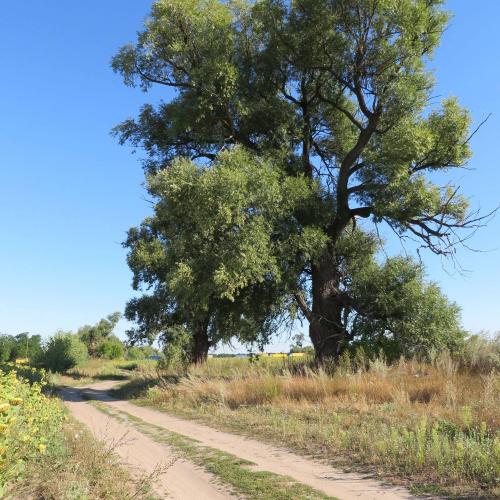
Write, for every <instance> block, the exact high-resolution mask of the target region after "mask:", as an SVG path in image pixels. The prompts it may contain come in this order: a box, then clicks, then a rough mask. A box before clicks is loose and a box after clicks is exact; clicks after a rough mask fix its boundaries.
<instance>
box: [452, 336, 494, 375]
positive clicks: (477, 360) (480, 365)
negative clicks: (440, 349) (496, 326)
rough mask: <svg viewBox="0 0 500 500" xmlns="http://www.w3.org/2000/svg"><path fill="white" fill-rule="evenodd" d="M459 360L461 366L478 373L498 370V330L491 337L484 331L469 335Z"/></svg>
mask: <svg viewBox="0 0 500 500" xmlns="http://www.w3.org/2000/svg"><path fill="white" fill-rule="evenodd" d="M459 361H460V364H461V366H462V367H466V368H468V369H469V370H472V371H475V372H478V373H486V374H488V373H490V372H492V371H497V372H500V332H497V333H496V334H495V336H494V337H493V338H488V336H487V335H486V334H484V333H480V334H478V335H472V336H470V337H469V338H468V339H467V341H466V342H465V345H464V348H463V351H462V353H461V355H460V358H459Z"/></svg>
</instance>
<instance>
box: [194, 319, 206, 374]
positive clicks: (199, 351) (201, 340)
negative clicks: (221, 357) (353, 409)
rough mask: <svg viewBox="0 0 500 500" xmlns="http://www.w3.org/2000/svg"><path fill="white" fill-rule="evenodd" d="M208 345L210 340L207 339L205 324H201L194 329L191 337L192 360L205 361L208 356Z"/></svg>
mask: <svg viewBox="0 0 500 500" xmlns="http://www.w3.org/2000/svg"><path fill="white" fill-rule="evenodd" d="M209 347H210V342H209V340H208V332H207V327H206V326H205V325H203V326H201V327H200V328H198V329H197V330H196V333H195V335H194V339H193V356H192V360H193V363H195V364H201V363H205V362H206V361H207V358H208V348H209Z"/></svg>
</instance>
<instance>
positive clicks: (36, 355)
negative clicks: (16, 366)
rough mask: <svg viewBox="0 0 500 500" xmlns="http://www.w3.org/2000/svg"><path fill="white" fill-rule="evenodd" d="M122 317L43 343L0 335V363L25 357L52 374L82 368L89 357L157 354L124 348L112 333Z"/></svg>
mask: <svg viewBox="0 0 500 500" xmlns="http://www.w3.org/2000/svg"><path fill="white" fill-rule="evenodd" d="M120 318H121V314H120V313H118V312H116V313H113V314H110V315H109V316H107V317H106V318H103V319H101V320H100V321H99V322H97V323H96V324H94V325H85V326H82V327H81V328H79V329H78V330H77V331H76V332H70V331H62V330H61V331H58V332H56V333H55V334H54V335H52V336H51V337H50V338H48V339H47V340H45V341H43V340H42V337H41V336H40V335H30V334H29V333H27V332H26V333H21V334H19V335H15V336H12V335H5V334H4V335H0V361H2V362H8V361H16V360H17V359H24V358H28V360H29V361H30V363H31V364H33V365H37V366H41V367H44V368H46V369H48V370H51V371H54V372H63V371H65V370H68V369H70V368H73V367H75V366H81V365H82V364H84V363H85V362H86V361H87V360H88V359H89V358H103V359H110V360H111V359H119V358H124V357H126V358H127V359H134V360H139V359H145V358H147V357H149V356H152V355H155V354H157V353H158V351H157V350H156V349H154V348H153V347H151V346H149V345H145V346H130V347H127V346H126V345H125V343H124V342H122V341H121V340H120V339H119V338H118V337H117V336H116V335H114V334H113V331H114V329H115V327H116V324H117V323H118V321H119V320H120Z"/></svg>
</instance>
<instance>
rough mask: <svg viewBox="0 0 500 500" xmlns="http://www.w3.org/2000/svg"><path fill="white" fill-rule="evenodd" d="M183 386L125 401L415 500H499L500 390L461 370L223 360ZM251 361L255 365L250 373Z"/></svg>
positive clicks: (151, 386) (134, 387)
mask: <svg viewBox="0 0 500 500" xmlns="http://www.w3.org/2000/svg"><path fill="white" fill-rule="evenodd" d="M210 361H211V360H209V363H208V364H207V365H206V366H205V367H195V368H194V369H193V370H192V371H191V373H189V374H188V375H187V376H185V377H183V378H177V379H175V377H163V378H161V379H158V378H156V379H153V378H141V377H137V378H135V379H132V380H131V381H130V383H128V384H126V385H124V386H123V387H122V388H120V389H119V390H118V391H117V393H116V394H117V396H119V397H122V398H130V397H133V398H135V400H134V401H135V402H136V403H139V404H145V405H148V406H153V407H155V408H158V409H161V410H164V411H168V412H171V413H175V414H178V415H181V416H183V417H189V418H194V419H198V420H201V421H203V422H205V423H208V424H209V425H212V426H213V427H217V428H221V429H224V430H230V431H234V432H237V433H241V434H246V435H249V436H251V437H255V436H259V439H266V440H268V441H270V442H273V443H276V444H279V445H281V446H286V447H288V448H289V449H291V450H294V451H299V452H303V453H306V454H309V455H313V456H316V457H319V458H321V459H328V460H331V461H332V462H333V463H336V464H338V465H340V466H346V467H349V468H352V467H353V466H354V467H355V468H363V467H369V468H370V470H375V472H377V473H378V474H379V475H380V476H382V477H385V478H388V479H392V480H394V481H396V482H399V483H400V484H401V482H403V483H405V484H407V485H409V486H410V487H411V489H412V491H414V492H415V493H424V492H430V493H440V494H446V495H449V496H457V497H462V498H463V497H469V498H496V497H498V496H499V495H500V488H499V482H498V477H499V475H500V434H499V427H498V415H499V414H500V408H499V401H500V398H499V395H500V381H499V377H498V375H497V374H495V373H494V372H492V373H490V374H489V375H484V374H479V373H474V372H471V371H467V370H457V367H456V366H455V365H454V364H453V362H452V360H450V359H446V358H442V359H437V360H436V361H435V363H433V364H424V363H418V362H416V361H404V360H402V361H401V362H400V363H398V364H396V365H393V366H387V365H386V364H385V363H384V362H383V360H376V361H375V362H373V363H372V365H371V366H370V367H369V370H365V371H356V372H353V371H352V370H350V369H348V367H344V370H343V371H341V370H338V371H337V373H336V374H335V375H333V376H331V375H328V374H326V373H324V372H321V371H316V372H313V371H308V370H307V369H304V370H302V371H296V372H294V373H292V372H291V371H289V370H288V369H287V368H286V367H284V369H281V370H280V369H279V367H276V366H271V365H269V364H263V365H262V366H261V367H259V366H258V365H255V364H253V365H252V364H249V363H248V361H247V360H237V361H235V360H232V361H231V363H228V365H230V366H226V365H224V363H223V362H222V361H221V360H216V363H211V362H210ZM244 361H247V364H246V365H245V364H243V362H244Z"/></svg>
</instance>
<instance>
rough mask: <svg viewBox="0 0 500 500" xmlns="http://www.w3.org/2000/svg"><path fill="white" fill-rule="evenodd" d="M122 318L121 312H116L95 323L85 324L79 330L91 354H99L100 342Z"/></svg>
mask: <svg viewBox="0 0 500 500" xmlns="http://www.w3.org/2000/svg"><path fill="white" fill-rule="evenodd" d="M120 318H121V314H120V313H119V312H115V313H113V314H110V315H109V316H107V317H106V318H103V319H101V320H100V321H99V322H98V323H96V324H95V325H85V326H82V327H81V328H80V329H79V330H78V332H77V333H78V336H79V337H80V339H81V340H82V342H83V343H84V344H85V345H86V346H87V349H88V351H89V354H90V355H91V356H96V355H97V354H98V347H99V345H100V343H101V342H102V341H103V340H104V339H106V338H108V337H109V336H110V335H111V334H112V333H113V330H114V328H115V326H116V324H117V323H118V321H120Z"/></svg>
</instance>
